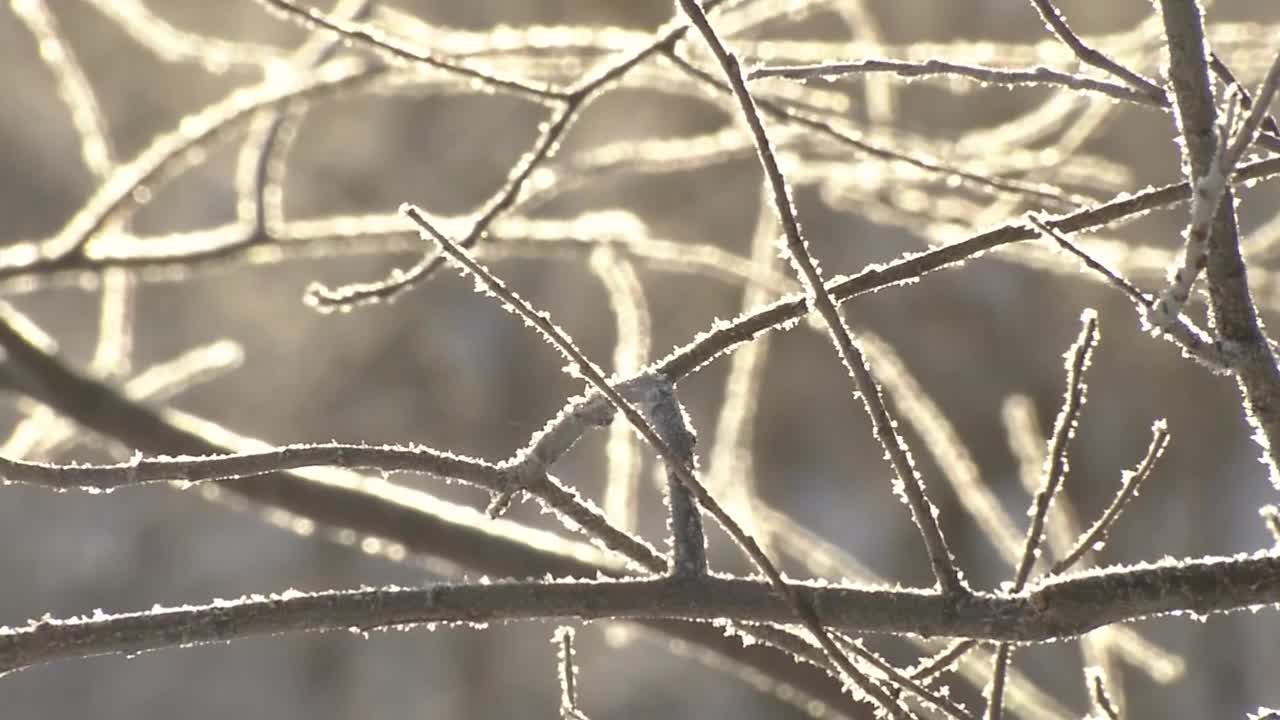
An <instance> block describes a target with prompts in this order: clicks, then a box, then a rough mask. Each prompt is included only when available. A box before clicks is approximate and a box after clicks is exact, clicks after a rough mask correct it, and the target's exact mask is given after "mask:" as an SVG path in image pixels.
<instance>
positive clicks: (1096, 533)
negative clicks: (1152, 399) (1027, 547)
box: [1049, 420, 1169, 575]
mask: <svg viewBox="0 0 1280 720" xmlns="http://www.w3.org/2000/svg"><path fill="white" fill-rule="evenodd" d="M1151 435H1152V437H1151V444H1150V445H1149V446H1148V447H1147V454H1146V456H1144V457H1143V458H1142V461H1141V462H1140V463H1138V466H1137V467H1136V468H1134V469H1133V470H1132V471H1130V472H1126V473H1125V474H1124V477H1123V478H1122V479H1121V484H1120V491H1119V492H1118V493H1116V496H1115V498H1114V499H1113V500H1112V501H1111V504H1110V505H1109V506H1107V509H1106V510H1105V511H1103V513H1102V516H1101V517H1099V518H1098V519H1097V520H1096V521H1095V522H1094V523H1093V525H1092V526H1090V527H1089V529H1088V530H1087V531H1085V533H1084V534H1083V535H1081V536H1080V539H1079V540H1077V541H1076V544H1075V547H1073V548H1071V551H1070V552H1068V553H1066V554H1065V555H1063V557H1062V558H1061V559H1060V560H1058V561H1057V562H1056V563H1054V564H1053V568H1052V569H1050V571H1049V572H1050V573H1051V574H1053V575H1056V574H1058V573H1061V572H1065V571H1066V570H1067V569H1068V568H1070V567H1071V566H1072V565H1074V564H1075V563H1076V561H1078V560H1079V559H1080V558H1081V557H1083V556H1084V554H1085V553H1086V552H1088V551H1090V550H1096V549H1097V548H1098V547H1099V544H1100V543H1102V542H1104V541H1105V539H1106V537H1107V533H1108V532H1109V531H1110V530H1111V527H1112V526H1113V525H1114V524H1115V521H1116V519H1117V518H1119V517H1120V513H1121V512H1122V511H1123V510H1124V507H1125V505H1126V504H1128V502H1129V501H1130V500H1132V499H1133V497H1134V496H1135V495H1137V494H1138V489H1139V488H1140V487H1141V485H1142V482H1143V481H1144V480H1146V479H1147V477H1148V476H1149V475H1151V470H1152V469H1153V468H1154V467H1155V464H1156V461H1157V460H1159V459H1160V456H1161V455H1163V454H1164V451H1165V449H1166V448H1167V447H1169V429H1168V426H1167V423H1166V422H1165V421H1164V420H1157V421H1156V423H1155V425H1154V426H1152V428H1151Z"/></svg>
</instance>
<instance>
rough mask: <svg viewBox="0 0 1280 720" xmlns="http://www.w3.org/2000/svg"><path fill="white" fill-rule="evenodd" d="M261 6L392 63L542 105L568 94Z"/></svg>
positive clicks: (338, 20) (279, 2) (264, 0)
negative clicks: (448, 75) (449, 76)
mask: <svg viewBox="0 0 1280 720" xmlns="http://www.w3.org/2000/svg"><path fill="white" fill-rule="evenodd" d="M258 2H259V3H261V4H262V5H263V6H265V7H266V8H267V9H269V10H273V11H275V13H276V14H278V15H280V16H281V17H284V18H286V19H289V20H293V21H295V22H298V23H300V24H302V25H304V26H306V27H310V28H319V29H322V30H327V31H329V32H332V33H337V34H338V35H339V36H341V37H343V38H345V39H347V40H350V41H353V42H356V43H359V44H360V45H362V46H364V47H368V48H370V49H373V50H375V51H376V52H378V53H379V54H380V55H382V56H384V57H387V58H388V59H390V60H394V61H400V62H405V61H408V62H415V63H421V64H423V65H426V66H428V67H432V68H435V69H437V70H443V71H445V72H448V73H452V74H454V75H458V76H459V77H464V78H467V79H468V80H470V81H472V82H475V83H479V84H481V85H484V86H487V87H489V88H491V89H494V90H503V91H506V92H509V93H512V94H515V95H519V96H521V97H527V98H530V99H533V100H537V101H540V102H546V101H551V100H563V99H565V97H566V94H565V93H563V92H560V91H556V90H552V89H549V88H546V87H539V86H536V85H534V84H531V83H528V82H525V81H522V80H516V79H512V78H504V77H501V76H498V75H495V74H492V73H488V72H485V71H483V70H477V69H475V68H472V67H468V66H466V65H461V64H458V63H455V62H453V61H451V60H448V59H446V58H442V57H440V56H437V55H433V54H431V53H429V52H425V51H422V50H418V49H416V48H412V47H410V46H409V45H407V44H405V43H403V42H401V41H399V40H396V39H395V38H392V37H390V36H388V35H386V34H385V33H383V32H381V31H380V30H378V29H376V28H374V27H371V26H369V25H367V24H365V23H360V22H355V21H352V20H348V19H346V18H342V17H338V16H335V15H330V14H328V13H325V12H322V11H320V10H317V9H315V8H311V7H307V6H305V5H302V4H300V3H297V2H294V1H293V0H258Z"/></svg>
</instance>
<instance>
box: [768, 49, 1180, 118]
mask: <svg viewBox="0 0 1280 720" xmlns="http://www.w3.org/2000/svg"><path fill="white" fill-rule="evenodd" d="M882 72H891V73H894V74H895V75H898V76H899V77H907V78H916V77H935V76H942V77H961V78H967V79H970V80H975V81H977V82H981V83H989V84H993V85H1060V86H1062V87H1065V88H1068V89H1070V90H1080V91H1083V92H1095V93H1099V94H1102V95H1106V96H1107V97H1110V98H1113V99H1115V100H1122V101H1125V102H1133V103H1139V104H1142V105H1154V106H1156V107H1169V101H1168V99H1167V98H1166V99H1165V100H1164V102H1163V103H1162V102H1161V101H1160V98H1157V97H1154V96H1152V95H1151V94H1149V93H1146V92H1140V91H1137V90H1134V89H1133V88H1131V87H1129V86H1127V85H1119V84H1117V83H1113V82H1107V81H1106V80H1098V79H1095V78H1091V77H1085V76H1083V75H1072V74H1071V73H1067V72H1062V71H1060V70H1054V69H1052V68H1047V67H1043V66H1037V67H1033V68H1026V69H1016V70H1015V69H1013V68H1002V67H990V66H985V65H965V64H961V63H953V62H948V61H946V60H938V59H936V58H935V59H931V60H925V61H923V62H912V61H910V60H881V59H871V60H856V61H848V62H830V63H821V64H815V65H773V66H766V67H760V68H756V69H754V70H752V71H751V72H750V73H748V74H747V79H748V80H759V79H762V78H787V79H790V80H801V81H806V80H816V79H823V80H830V79H832V78H837V77H844V76H847V75H861V74H866V73H882Z"/></svg>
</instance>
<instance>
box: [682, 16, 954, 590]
mask: <svg viewBox="0 0 1280 720" xmlns="http://www.w3.org/2000/svg"><path fill="white" fill-rule="evenodd" d="M680 6H681V7H682V8H683V9H684V12H685V14H686V15H688V16H689V19H690V21H691V22H692V23H693V24H694V26H695V27H696V28H697V29H698V31H699V32H700V33H702V36H703V39H704V40H705V41H706V43H707V44H708V45H709V46H710V47H711V50H712V52H713V53H714V54H715V56H716V58H717V59H718V60H719V62H720V65H721V68H722V69H723V71H724V74H725V77H726V78H727V79H728V82H729V86H730V87H731V89H732V91H733V95H734V97H735V98H737V100H738V103H739V105H740V107H741V111H742V112H741V115H742V117H743V118H744V119H745V120H746V122H747V124H748V125H749V127H750V129H751V134H752V137H753V138H754V140H755V143H756V151H757V153H758V155H759V159H760V164H761V166H762V167H763V168H764V173H765V177H766V180H767V181H768V184H769V188H770V191H771V193H772V195H773V203H774V207H775V209H776V210H777V212H778V217H779V219H780V221H781V223H782V229H783V232H784V233H785V236H786V247H787V251H788V254H789V257H790V259H791V262H792V264H793V266H794V267H795V269H796V273H797V274H798V275H799V276H800V280H801V282H803V283H804V285H805V290H806V293H807V294H808V296H809V302H810V303H811V304H812V306H813V307H814V309H816V310H817V311H818V313H819V314H820V315H821V316H822V319H823V321H824V322H825V323H826V325H827V328H828V330H829V332H830V334H831V339H832V341H833V342H834V344H835V346H836V350H837V352H838V353H839V355H840V359H841V360H842V361H843V363H844V365H845V367H846V369H848V371H849V374H850V375H851V376H852V377H853V380H854V384H855V387H856V389H857V391H858V393H860V394H861V395H862V399H863V403H864V406H865V408H866V410H867V414H868V415H869V416H870V417H871V423H872V426H873V428H874V430H875V434H876V439H877V440H879V441H880V444H881V445H882V446H883V447H884V449H885V452H886V453H887V454H888V455H889V459H890V462H891V464H892V466H893V469H894V472H895V473H896V475H897V484H898V485H899V487H900V492H901V493H902V496H903V499H904V500H906V502H907V505H908V506H909V507H910V508H911V514H912V517H913V519H914V520H915V522H916V525H917V527H919V529H920V533H921V535H923V537H924V542H925V546H926V548H927V549H928V552H929V560H930V563H931V565H932V566H933V572H934V576H935V577H936V578H937V580H938V584H939V586H940V587H941V589H942V591H943V592H944V593H950V594H955V595H957V596H959V595H963V594H964V593H965V588H964V585H963V583H962V582H961V580H960V576H959V573H958V572H957V570H956V568H955V565H954V560H953V558H952V557H951V551H950V550H948V549H947V545H946V540H945V539H944V538H943V535H942V532H941V529H940V528H939V527H938V524H937V518H936V517H935V515H934V508H933V506H932V504H931V503H930V502H929V500H928V498H927V497H926V496H925V494H924V489H923V486H922V484H921V482H920V478H919V476H918V475H917V473H916V470H915V468H914V466H913V465H912V462H911V458H910V453H909V451H908V450H907V448H906V445H905V444H904V442H903V440H902V438H901V436H899V435H898V433H897V431H896V430H895V429H894V428H893V421H892V419H891V418H890V416H889V413H888V410H887V408H886V407H885V405H884V400H883V398H882V397H881V396H880V389H879V388H878V387H877V385H876V381H875V379H874V378H873V377H872V375H871V372H870V371H869V369H868V368H867V365H866V360H865V359H864V358H863V356H862V353H861V352H860V351H859V350H858V348H857V347H856V346H855V345H854V344H853V340H852V338H851V337H850V335H849V331H848V329H847V328H846V327H845V325H844V320H843V319H842V318H841V317H840V314H839V311H838V310H836V306H835V302H834V301H833V300H832V297H831V295H830V293H829V291H828V290H827V288H826V286H825V285H824V283H823V279H822V274H821V270H820V269H819V268H818V265H817V263H816V262H815V261H814V259H813V258H812V256H811V255H810V254H809V251H808V248H807V246H806V243H805V240H804V237H803V236H802V235H801V232H800V224H799V221H798V220H797V218H796V216H795V208H794V206H793V204H792V201H791V195H790V190H789V188H788V186H787V182H786V178H784V177H783V175H782V171H781V169H780V168H779V167H778V162H777V159H776V158H775V156H774V152H773V148H772V146H771V144H770V142H769V136H768V134H767V132H766V131H765V128H764V124H763V122H762V121H761V118H760V113H759V111H758V110H757V109H756V107H757V106H756V101H755V99H754V98H753V97H752V95H751V93H750V91H749V90H748V89H747V86H746V81H745V80H744V79H743V76H742V70H741V68H740V66H739V64H738V60H737V58H736V57H735V56H734V55H733V54H732V53H730V52H729V51H728V50H727V49H726V48H725V46H724V44H723V43H722V42H721V41H720V39H719V37H718V36H717V35H716V33H715V30H714V29H713V28H712V27H711V24H710V22H709V21H708V20H707V17H706V15H705V13H704V12H703V10H702V9H701V8H700V7H698V4H697V2H695V0H681V2H680Z"/></svg>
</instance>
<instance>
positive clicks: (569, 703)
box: [551, 626, 588, 720]
mask: <svg viewBox="0 0 1280 720" xmlns="http://www.w3.org/2000/svg"><path fill="white" fill-rule="evenodd" d="M551 642H552V644H554V645H555V646H556V660H557V661H558V663H557V665H558V667H559V673H558V675H559V677H560V719H561V720H588V718H587V715H586V713H584V712H582V711H581V710H579V709H578V668H577V666H576V665H574V655H575V653H574V649H573V628H571V627H568V626H561V627H559V628H556V631H555V633H554V634H553V635H552V637H551Z"/></svg>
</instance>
